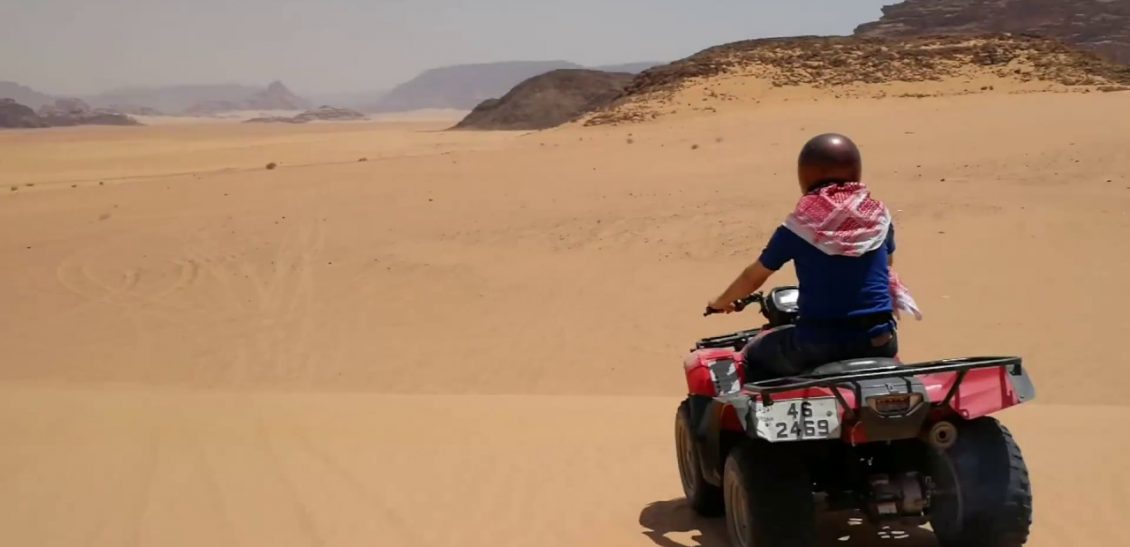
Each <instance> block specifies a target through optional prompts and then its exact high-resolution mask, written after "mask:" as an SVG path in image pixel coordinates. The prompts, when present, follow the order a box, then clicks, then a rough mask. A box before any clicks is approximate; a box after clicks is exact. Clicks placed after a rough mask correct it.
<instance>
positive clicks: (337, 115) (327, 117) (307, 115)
mask: <svg viewBox="0 0 1130 547" xmlns="http://www.w3.org/2000/svg"><path fill="white" fill-rule="evenodd" d="M364 119H367V118H365V115H364V114H362V113H360V112H358V111H356V110H350V109H348V108H338V107H336V106H325V105H323V106H320V107H318V108H315V109H313V110H307V111H306V112H303V113H301V114H299V115H297V116H265V117H261V118H251V119H250V120H247V121H246V122H244V123H306V122H312V121H336V122H341V121H357V120H364Z"/></svg>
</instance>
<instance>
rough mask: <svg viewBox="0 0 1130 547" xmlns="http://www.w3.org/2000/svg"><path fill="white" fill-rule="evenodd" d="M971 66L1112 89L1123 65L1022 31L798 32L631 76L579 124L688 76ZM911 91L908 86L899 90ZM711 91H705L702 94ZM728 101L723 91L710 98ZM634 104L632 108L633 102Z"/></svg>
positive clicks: (1127, 76) (794, 76)
mask: <svg viewBox="0 0 1130 547" xmlns="http://www.w3.org/2000/svg"><path fill="white" fill-rule="evenodd" d="M972 73H977V74H979V75H984V76H991V77H996V78H1000V79H1003V80H1006V81H1014V82H1018V83H1021V84H1025V83H1034V82H1042V83H1046V84H1049V85H1055V86H1060V87H1062V88H1065V89H1077V90H1080V91H1085V90H1091V89H1096V90H1102V91H1106V90H1111V91H1113V90H1120V89H1124V88H1125V87H1126V86H1130V67H1127V66H1124V65H1120V64H1117V63H1112V62H1110V61H1106V60H1104V59H1101V58H1099V57H1097V56H1095V55H1093V54H1091V53H1086V52H1083V51H1080V50H1077V49H1075V48H1073V47H1070V46H1067V45H1065V44H1063V43H1062V42H1059V41H1056V40H1051V39H1046V38H1038V37H1027V36H1010V35H986V36H972V37H967V36H938V37H923V38H905V39H880V38H857V37H803V38H769V39H762V40H748V41H744V42H735V43H732V44H725V45H721V46H717V47H713V48H710V49H707V50H704V51H702V52H699V53H697V54H695V55H692V56H690V57H688V58H686V59H683V60H681V61H677V62H674V63H671V64H669V65H665V66H662V67H657V68H653V69H651V70H648V71H645V72H643V73H642V74H640V75H639V76H637V77H636V78H635V79H634V80H632V82H631V83H630V84H629V85H628V86H627V87H626V88H625V89H624V92H623V93H622V94H621V96H620V97H618V98H617V99H616V100H614V101H612V102H611V103H610V104H609V105H607V106H606V107H603V108H601V109H599V110H598V111H597V112H594V113H592V115H591V116H588V117H587V118H586V119H585V124H586V125H601V124H615V123H622V122H633V121H641V120H647V119H653V118H656V117H659V116H660V115H662V114H661V113H662V112H663V111H670V110H671V108H670V107H669V106H665V105H667V104H669V103H670V101H671V98H672V97H673V96H674V94H675V93H676V92H678V91H679V90H681V89H682V88H684V87H685V86H686V85H688V82H691V81H703V80H706V79H710V78H712V77H715V76H719V75H722V74H741V75H744V76H747V77H751V78H756V79H760V80H764V81H767V82H769V83H770V84H771V85H772V86H773V87H775V88H784V87H794V86H809V87H812V88H817V89H825V90H828V91H829V95H830V96H836V95H838V94H841V93H847V91H845V89H846V88H848V87H851V86H860V85H863V86H866V85H870V84H887V83H893V82H903V83H916V82H919V83H928V82H941V81H944V80H946V79H967V78H968V77H969V76H970V75H971V74H972ZM903 93H911V94H913V92H911V91H905V90H904V91H903ZM708 99H711V97H709V96H708V97H706V98H704V99H703V100H704V101H706V100H708ZM714 99H716V100H730V99H732V98H731V97H721V96H718V97H714ZM637 107H638V108H637Z"/></svg>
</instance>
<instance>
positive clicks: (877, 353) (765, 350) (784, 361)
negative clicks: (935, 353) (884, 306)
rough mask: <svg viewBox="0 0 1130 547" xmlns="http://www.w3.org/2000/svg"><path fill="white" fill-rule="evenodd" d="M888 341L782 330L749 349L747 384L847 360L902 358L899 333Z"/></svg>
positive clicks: (845, 333)
mask: <svg viewBox="0 0 1130 547" xmlns="http://www.w3.org/2000/svg"><path fill="white" fill-rule="evenodd" d="M886 338H887V337H883V338H879V339H876V338H875V337H873V336H871V335H869V334H868V333H867V331H865V330H859V331H842V332H837V333H821V332H819V331H815V332H807V331H806V332H803V333H802V332H799V331H798V330H797V326H796V325H786V326H783V327H778V328H775V329H773V330H771V331H769V332H766V333H764V334H762V335H760V336H758V337H756V338H754V339H753V340H751V341H750V343H749V344H748V345H746V347H745V349H744V350H743V353H744V355H745V363H746V365H745V381H747V382H756V381H759V380H768V379H771V378H780V377H783V376H794V375H797V374H803V373H805V372H808V371H810V370H812V369H814V368H816V367H818V366H820V365H824V364H827V363H832V362H835V361H843V360H847V359H865V358H869V357H894V356H895V355H897V354H898V333H897V332H895V331H893V330H892V331H891V333H890V336H889V339H886Z"/></svg>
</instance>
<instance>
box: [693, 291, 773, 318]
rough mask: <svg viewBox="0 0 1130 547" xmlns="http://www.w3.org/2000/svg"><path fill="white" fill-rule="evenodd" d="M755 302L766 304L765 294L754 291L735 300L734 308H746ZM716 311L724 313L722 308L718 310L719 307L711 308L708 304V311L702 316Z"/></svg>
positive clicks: (738, 309) (737, 309)
mask: <svg viewBox="0 0 1130 547" xmlns="http://www.w3.org/2000/svg"><path fill="white" fill-rule="evenodd" d="M754 302H757V303H761V304H764V303H765V296H764V295H762V294H761V293H759V292H755V293H753V294H751V295H749V296H747V297H745V298H742V299H739V300H736V301H734V310H735V311H742V310H744V309H746V306H749V305H750V304H753V303H754ZM716 313H722V310H717V309H714V308H711V307H710V306H707V307H706V312H705V313H703V314H702V316H703V317H706V316H708V315H714V314H716Z"/></svg>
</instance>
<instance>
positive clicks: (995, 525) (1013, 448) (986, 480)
mask: <svg viewBox="0 0 1130 547" xmlns="http://www.w3.org/2000/svg"><path fill="white" fill-rule="evenodd" d="M933 459H934V470H933V472H932V473H931V474H932V475H934V481H935V485H936V487H937V488H938V492H937V494H935V501H934V502H933V503H932V505H933V507H932V510H931V513H932V515H931V527H932V528H933V529H934V534H935V535H936V536H937V538H938V543H939V545H940V546H941V547H1021V546H1022V545H1024V544H1025V543H1026V542H1027V541H1028V534H1029V529H1030V528H1031V525H1032V484H1031V482H1030V481H1029V479H1028V468H1027V466H1026V465H1025V463H1024V457H1023V455H1022V454H1021V453H1020V447H1019V446H1017V444H1016V441H1015V440H1014V439H1013V438H1012V434H1011V433H1010V432H1009V431H1008V428H1006V427H1005V426H1004V425H1002V424H1001V423H1000V422H999V421H997V420H996V419H994V418H989V417H985V418H978V419H976V420H973V421H971V422H966V423H964V424H961V425H960V426H959V427H958V430H957V440H956V442H955V443H954V445H953V446H951V447H950V448H949V449H948V450H945V451H944V452H935V453H934V458H933Z"/></svg>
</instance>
